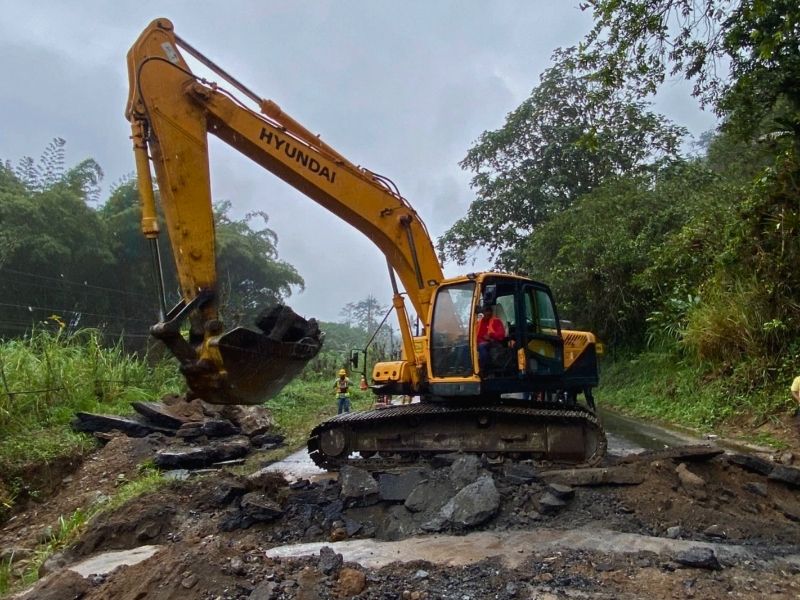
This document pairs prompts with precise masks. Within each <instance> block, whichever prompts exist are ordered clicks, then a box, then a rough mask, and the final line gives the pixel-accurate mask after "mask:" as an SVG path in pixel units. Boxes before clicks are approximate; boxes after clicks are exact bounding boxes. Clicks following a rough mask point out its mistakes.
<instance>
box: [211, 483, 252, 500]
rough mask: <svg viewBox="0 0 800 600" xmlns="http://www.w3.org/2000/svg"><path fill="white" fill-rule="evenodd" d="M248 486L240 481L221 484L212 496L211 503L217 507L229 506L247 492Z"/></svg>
mask: <svg viewBox="0 0 800 600" xmlns="http://www.w3.org/2000/svg"><path fill="white" fill-rule="evenodd" d="M247 489H248V488H247V486H246V485H244V484H243V483H240V482H239V481H235V480H230V481H223V482H221V483H220V484H219V485H218V486H217V487H216V489H215V490H214V491H213V493H212V494H211V502H212V503H213V504H214V505H216V506H228V505H229V504H230V503H231V502H233V501H234V500H236V499H237V498H241V497H242V496H244V494H245V493H246V492H247Z"/></svg>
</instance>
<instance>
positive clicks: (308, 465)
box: [266, 448, 336, 482]
mask: <svg viewBox="0 0 800 600" xmlns="http://www.w3.org/2000/svg"><path fill="white" fill-rule="evenodd" d="M266 470H267V471H276V472H280V473H283V474H284V476H285V477H286V479H287V480H288V481H290V482H291V481H297V480H298V479H310V480H311V481H319V480H321V479H326V478H335V477H336V475H335V474H333V473H329V472H328V471H326V470H325V469H320V468H319V467H318V466H317V465H315V464H314V461H312V460H311V457H310V456H309V455H308V451H307V450H306V449H305V448H303V449H302V450H298V451H297V452H295V453H294V454H290V455H289V456H287V457H286V458H284V459H283V460H280V461H278V462H276V463H272V464H271V465H269V466H268V467H267V468H266Z"/></svg>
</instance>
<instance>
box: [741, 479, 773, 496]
mask: <svg viewBox="0 0 800 600" xmlns="http://www.w3.org/2000/svg"><path fill="white" fill-rule="evenodd" d="M742 488H743V489H745V490H746V491H748V492H751V493H753V494H756V495H758V496H762V497H764V498H766V497H767V493H768V492H767V484H765V483H761V482H760V481H748V482H747V483H745V484H744V485H743V486H742Z"/></svg>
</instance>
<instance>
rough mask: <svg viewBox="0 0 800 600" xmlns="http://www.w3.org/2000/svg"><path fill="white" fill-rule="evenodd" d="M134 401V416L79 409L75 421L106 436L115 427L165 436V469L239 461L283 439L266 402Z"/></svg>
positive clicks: (161, 458)
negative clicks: (240, 404) (223, 404)
mask: <svg viewBox="0 0 800 600" xmlns="http://www.w3.org/2000/svg"><path fill="white" fill-rule="evenodd" d="M131 405H132V406H133V409H134V410H135V411H136V414H134V415H132V416H119V415H102V414H94V413H86V412H79V413H77V414H76V416H75V419H74V420H73V423H72V426H73V428H74V429H75V430H76V431H82V432H86V433H92V434H94V435H95V436H96V437H98V438H99V439H101V440H107V439H110V438H111V437H112V436H113V435H114V432H120V433H123V434H125V435H127V436H129V437H136V438H140V437H148V436H153V437H159V436H160V439H161V441H162V442H163V444H162V445H163V447H162V448H161V449H159V450H158V451H157V452H156V454H155V457H154V463H155V464H156V466H158V467H160V468H162V469H200V468H204V467H210V466H224V465H226V464H235V462H236V461H242V460H243V459H244V457H245V456H246V455H247V454H249V453H250V452H251V451H252V450H253V449H261V450H269V449H272V448H276V447H277V446H279V445H280V444H281V443H282V442H283V436H281V435H279V434H275V433H272V429H273V428H274V422H273V420H272V417H271V416H270V414H269V411H268V410H267V409H266V408H264V407H263V406H238V405H235V406H216V405H212V404H208V403H207V402H204V401H203V400H201V399H199V398H194V399H191V400H190V399H188V398H187V397H185V396H165V397H164V398H162V399H161V402H133V403H131ZM232 461H233V462H232Z"/></svg>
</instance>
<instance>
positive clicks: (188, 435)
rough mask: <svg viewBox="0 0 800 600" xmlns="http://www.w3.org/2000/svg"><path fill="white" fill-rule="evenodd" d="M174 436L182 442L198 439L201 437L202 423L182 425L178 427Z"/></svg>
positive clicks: (193, 422)
mask: <svg viewBox="0 0 800 600" xmlns="http://www.w3.org/2000/svg"><path fill="white" fill-rule="evenodd" d="M175 435H176V436H177V437H179V438H181V439H184V440H191V439H194V438H199V437H200V436H202V435H203V423H202V422H201V421H192V422H190V423H184V424H183V425H181V426H180V428H179V429H178V431H176V432H175Z"/></svg>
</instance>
